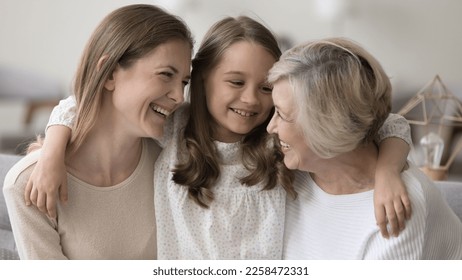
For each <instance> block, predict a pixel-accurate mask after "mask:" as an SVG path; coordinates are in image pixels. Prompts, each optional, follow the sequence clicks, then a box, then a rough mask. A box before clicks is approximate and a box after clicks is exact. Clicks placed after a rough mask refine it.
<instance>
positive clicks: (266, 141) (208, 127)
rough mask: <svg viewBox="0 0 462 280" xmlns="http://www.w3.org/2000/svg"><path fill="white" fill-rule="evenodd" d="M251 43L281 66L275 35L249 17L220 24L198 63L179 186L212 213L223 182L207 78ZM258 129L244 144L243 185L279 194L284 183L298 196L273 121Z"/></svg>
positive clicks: (176, 177) (204, 45)
mask: <svg viewBox="0 0 462 280" xmlns="http://www.w3.org/2000/svg"><path fill="white" fill-rule="evenodd" d="M240 41H249V42H252V43H256V44H259V45H261V46H262V47H263V48H265V49H266V50H267V51H268V52H269V53H270V54H271V55H272V56H273V57H274V58H275V60H276V61H277V60H278V59H279V57H280V56H281V51H280V49H279V46H278V42H277V40H276V38H275V37H274V35H273V34H272V33H271V31H269V30H268V29H267V28H266V27H265V26H263V25H262V24H260V23H259V22H257V21H255V20H253V19H251V18H249V17H246V16H240V17H237V18H233V17H226V18H224V19H223V20H220V21H219V22H217V23H215V24H214V25H213V26H212V27H211V28H210V29H209V31H208V32H207V34H206V35H205V37H204V39H203V41H202V43H201V45H200V47H199V50H198V52H197V54H196V56H195V58H194V59H193V61H192V72H191V86H190V92H189V94H190V96H189V97H190V102H191V106H190V110H189V119H188V122H187V125H186V127H185V129H184V133H183V135H182V136H180V137H183V138H184V139H181V140H183V141H181V143H184V145H185V146H184V147H180V149H184V150H185V151H186V154H187V156H186V157H185V158H184V159H182V161H181V162H180V163H178V164H177V165H176V166H175V168H174V170H173V173H174V174H173V181H174V182H175V183H177V184H180V185H183V186H187V187H188V192H189V196H190V197H191V198H192V199H193V200H194V201H195V202H196V203H197V204H199V205H200V206H201V207H204V208H208V205H209V204H210V202H211V201H213V198H214V195H213V191H212V187H213V186H214V184H215V183H216V181H217V180H218V178H219V177H220V162H219V160H218V154H217V151H216V147H215V145H214V143H213V139H212V137H211V136H212V135H214V127H213V125H212V124H211V123H210V121H209V120H210V119H212V116H211V115H210V113H209V111H208V109H207V103H206V94H205V86H204V76H206V75H208V74H209V73H210V72H211V70H212V69H214V67H216V66H217V64H218V63H219V62H220V59H221V57H222V55H223V54H224V52H225V51H226V50H227V49H228V47H230V46H231V45H232V44H234V43H236V42H240ZM273 112H274V109H273V111H272V112H271V114H270V115H269V117H268V119H267V120H266V121H265V122H264V123H262V124H261V125H259V126H257V127H255V128H254V129H253V130H252V131H251V132H249V133H248V134H247V135H246V136H245V137H244V139H242V141H241V152H242V162H243V164H244V166H245V168H246V169H247V170H248V171H249V175H247V176H245V177H244V178H240V182H241V184H244V185H247V186H253V185H256V184H259V183H263V186H264V187H263V190H269V189H272V188H274V187H275V186H276V185H277V184H278V182H280V183H281V184H282V186H283V187H284V188H285V190H286V191H287V192H288V193H290V194H292V195H294V196H295V192H294V191H293V188H292V181H293V175H292V173H291V171H289V170H288V169H287V168H286V167H285V166H284V164H283V161H282V160H283V156H282V154H281V151H280V150H279V149H278V147H276V145H277V143H276V142H277V141H274V138H273V136H271V135H269V134H268V133H267V132H266V126H267V124H268V122H269V120H270V119H271V115H272V113H273Z"/></svg>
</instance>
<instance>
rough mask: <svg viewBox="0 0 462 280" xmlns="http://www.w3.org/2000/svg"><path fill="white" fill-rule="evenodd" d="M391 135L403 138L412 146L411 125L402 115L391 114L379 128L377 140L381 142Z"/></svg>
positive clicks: (378, 142)
mask: <svg viewBox="0 0 462 280" xmlns="http://www.w3.org/2000/svg"><path fill="white" fill-rule="evenodd" d="M390 137H397V138H401V139H403V140H404V141H405V142H406V143H407V144H408V145H409V146H412V138H411V126H410V125H409V123H408V121H407V120H406V119H405V118H404V117H403V116H401V115H398V114H390V115H388V118H387V119H386V120H385V122H384V123H383V125H382V127H381V128H380V129H379V132H378V134H377V137H376V139H375V142H376V143H377V144H380V143H381V142H382V141H383V140H385V139H386V138H390Z"/></svg>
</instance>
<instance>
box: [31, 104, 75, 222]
mask: <svg viewBox="0 0 462 280" xmlns="http://www.w3.org/2000/svg"><path fill="white" fill-rule="evenodd" d="M74 117H75V100H74V99H73V98H71V97H70V98H67V99H66V100H63V101H61V102H60V103H59V105H58V106H57V107H55V108H54V109H53V112H52V114H51V116H50V121H49V122H48V125H47V135H46V137H45V140H44V142H43V147H42V152H41V156H40V158H39V159H38V161H37V164H36V166H35V168H34V170H33V172H32V174H31V176H30V178H29V180H28V182H27V185H26V188H25V192H24V200H25V202H26V205H30V204H34V205H35V206H37V208H38V209H39V210H40V211H41V212H43V213H45V214H47V215H48V216H49V217H51V218H54V217H56V204H57V198H58V191H59V198H60V200H61V201H62V202H66V201H67V175H66V166H65V164H64V157H65V151H66V146H67V143H68V142H69V139H70V137H71V129H70V127H71V126H72V125H73V121H74Z"/></svg>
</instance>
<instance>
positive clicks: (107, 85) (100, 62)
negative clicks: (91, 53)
mask: <svg viewBox="0 0 462 280" xmlns="http://www.w3.org/2000/svg"><path fill="white" fill-rule="evenodd" d="M108 58H109V55H107V54H106V55H103V56H102V57H101V58H100V59H99V60H98V64H97V65H96V69H97V70H98V71H99V70H101V68H103V65H104V64H105V63H106V61H107V60H108ZM104 88H105V89H106V90H108V91H113V90H114V89H115V81H114V73H111V74H110V75H109V77H108V79H107V80H106V82H105V83H104Z"/></svg>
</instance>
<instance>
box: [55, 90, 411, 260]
mask: <svg viewBox="0 0 462 280" xmlns="http://www.w3.org/2000/svg"><path fill="white" fill-rule="evenodd" d="M188 106H189V105H185V106H183V107H181V108H180V109H178V110H177V111H176V112H175V114H174V117H173V118H171V119H170V121H169V122H168V124H167V125H166V128H165V135H164V137H163V139H161V140H160V143H161V146H162V147H163V148H164V150H163V151H162V153H161V155H160V156H159V158H158V160H157V162H156V165H155V170H154V186H155V190H154V206H155V215H156V224H157V249H158V252H157V256H158V258H159V259H281V258H282V246H283V232H284V219H285V218H284V216H285V203H286V193H285V190H284V189H283V188H282V187H281V186H277V187H275V188H274V189H272V190H266V191H262V190H261V189H262V186H261V185H256V186H251V187H248V186H243V185H241V184H240V182H239V178H242V177H244V176H246V175H247V174H248V171H247V170H246V169H245V167H244V166H243V165H242V164H241V154H240V143H239V142H238V143H222V142H218V141H215V145H216V147H217V150H218V152H219V155H220V157H221V160H222V165H221V176H220V178H219V179H218V181H217V183H216V185H215V186H214V187H213V188H212V190H213V192H214V195H215V199H214V201H213V202H212V203H211V204H210V207H209V208H208V209H204V208H201V207H200V206H199V205H198V204H196V203H195V202H194V201H193V200H192V199H190V198H189V196H188V192H187V188H186V187H184V186H180V185H177V184H175V183H174V182H173V181H172V180H171V178H172V172H171V170H172V168H173V167H174V166H175V165H176V163H177V162H178V159H179V158H181V157H182V155H184V152H183V151H181V150H180V149H179V147H181V145H179V144H180V143H179V141H180V140H181V137H179V136H180V134H181V132H182V129H183V128H184V126H185V124H186V121H187V113H186V112H187V108H188ZM74 115H75V100H74V98H68V99H67V100H63V101H61V102H60V104H59V105H58V106H57V107H55V109H54V110H53V113H52V115H51V117H50V121H49V123H48V126H50V125H57V124H61V125H66V126H69V127H72V125H73V117H74ZM388 137H399V138H401V139H403V140H405V141H406V142H407V143H408V144H410V145H411V137H410V127H409V124H408V123H407V121H406V119H404V118H403V117H402V116H399V115H393V114H391V115H390V117H389V118H388V119H387V121H386V122H385V124H384V126H383V127H382V129H381V131H380V132H379V139H377V140H376V141H377V142H380V141H381V140H383V139H385V138H388ZM71 199H72V198H71Z"/></svg>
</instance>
